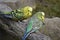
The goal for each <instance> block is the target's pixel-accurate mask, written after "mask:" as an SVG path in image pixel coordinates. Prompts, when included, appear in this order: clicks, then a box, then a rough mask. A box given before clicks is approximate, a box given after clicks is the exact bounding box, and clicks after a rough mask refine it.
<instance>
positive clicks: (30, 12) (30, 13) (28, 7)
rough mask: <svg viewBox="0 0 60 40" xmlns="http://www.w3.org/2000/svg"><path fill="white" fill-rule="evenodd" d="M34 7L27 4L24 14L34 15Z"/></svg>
mask: <svg viewBox="0 0 60 40" xmlns="http://www.w3.org/2000/svg"><path fill="white" fill-rule="evenodd" d="M32 11H33V8H32V7H30V6H26V7H24V8H23V12H24V16H25V17H30V16H31V15H32Z"/></svg>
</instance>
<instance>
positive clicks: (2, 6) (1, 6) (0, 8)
mask: <svg viewBox="0 0 60 40" xmlns="http://www.w3.org/2000/svg"><path fill="white" fill-rule="evenodd" d="M0 11H4V12H10V11H12V9H11V8H10V7H9V6H7V5H5V4H0Z"/></svg>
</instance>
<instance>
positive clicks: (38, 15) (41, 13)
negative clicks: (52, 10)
mask: <svg viewBox="0 0 60 40" xmlns="http://www.w3.org/2000/svg"><path fill="white" fill-rule="evenodd" d="M37 17H38V19H40V20H41V21H42V22H44V17H45V13H44V12H37Z"/></svg>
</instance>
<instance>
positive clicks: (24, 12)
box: [0, 6, 33, 21]
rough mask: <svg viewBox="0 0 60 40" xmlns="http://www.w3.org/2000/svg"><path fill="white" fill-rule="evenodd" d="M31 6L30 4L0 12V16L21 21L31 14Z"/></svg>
mask: <svg viewBox="0 0 60 40" xmlns="http://www.w3.org/2000/svg"><path fill="white" fill-rule="evenodd" d="M32 11H33V8H32V7H30V6H26V7H23V8H21V9H17V10H13V11H11V12H0V17H3V18H7V19H12V20H14V21H19V20H20V21H22V20H25V19H27V18H29V17H31V16H32Z"/></svg>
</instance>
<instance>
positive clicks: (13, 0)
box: [0, 0, 35, 10]
mask: <svg viewBox="0 0 60 40" xmlns="http://www.w3.org/2000/svg"><path fill="white" fill-rule="evenodd" d="M0 3H2V4H6V5H8V6H9V7H11V8H12V9H13V10H14V9H18V8H21V7H24V6H32V7H34V5H35V0H0Z"/></svg>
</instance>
